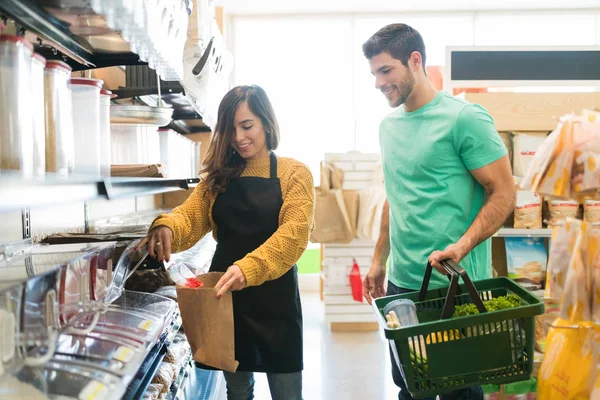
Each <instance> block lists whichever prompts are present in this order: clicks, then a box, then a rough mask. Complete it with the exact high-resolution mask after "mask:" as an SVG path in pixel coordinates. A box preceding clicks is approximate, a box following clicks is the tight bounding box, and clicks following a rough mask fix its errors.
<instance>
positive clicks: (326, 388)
mask: <svg viewBox="0 0 600 400" xmlns="http://www.w3.org/2000/svg"><path fill="white" fill-rule="evenodd" d="M302 306H303V311H304V375H303V381H304V389H303V390H304V393H303V394H304V400H338V399H344V400H354V399H356V400H359V399H360V400H362V399H372V400H388V399H394V398H397V397H396V396H398V392H397V389H396V388H395V386H394V383H393V381H392V376H391V372H390V360H389V356H388V353H387V345H386V344H385V342H384V341H383V340H382V338H381V336H380V334H379V333H378V332H366V333H348V332H343V333H335V332H331V331H330V330H329V327H328V326H327V325H326V324H325V318H324V311H323V303H322V302H321V300H320V299H319V295H318V293H303V294H302ZM254 398H255V399H256V400H270V399H271V396H270V394H269V385H268V382H267V378H266V376H265V375H264V374H256V386H255V392H254ZM219 400H225V396H224V394H223V395H222V396H221V399H219Z"/></svg>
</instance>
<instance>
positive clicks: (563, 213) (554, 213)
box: [548, 200, 579, 225]
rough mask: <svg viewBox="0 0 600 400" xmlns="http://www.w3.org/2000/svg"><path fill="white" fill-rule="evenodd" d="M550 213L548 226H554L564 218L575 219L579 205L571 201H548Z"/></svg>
mask: <svg viewBox="0 0 600 400" xmlns="http://www.w3.org/2000/svg"><path fill="white" fill-rule="evenodd" d="M548 209H549V211H550V225H556V224H558V223H559V222H561V221H564V220H565V219H566V218H576V217H577V213H578V212H579V203H578V202H576V201H573V200H551V201H548Z"/></svg>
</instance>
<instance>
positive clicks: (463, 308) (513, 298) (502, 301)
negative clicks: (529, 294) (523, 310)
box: [452, 293, 521, 318]
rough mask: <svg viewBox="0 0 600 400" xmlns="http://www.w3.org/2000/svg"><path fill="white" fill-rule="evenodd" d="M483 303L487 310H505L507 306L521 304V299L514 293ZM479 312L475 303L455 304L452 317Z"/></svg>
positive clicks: (512, 306)
mask: <svg viewBox="0 0 600 400" xmlns="http://www.w3.org/2000/svg"><path fill="white" fill-rule="evenodd" d="M483 305H484V306H485V308H486V309H487V310H488V311H498V310H506V309H508V308H515V307H519V306H520V305H521V299H520V298H519V296H517V295H516V294H512V293H511V294H508V295H506V296H500V297H496V298H493V299H490V300H486V301H484V302H483ZM475 314H479V310H477V307H476V306H475V304H472V303H468V304H462V305H460V306H456V307H455V308H454V314H452V317H453V318H456V317H465V316H467V315H475Z"/></svg>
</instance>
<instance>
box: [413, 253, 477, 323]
mask: <svg viewBox="0 0 600 400" xmlns="http://www.w3.org/2000/svg"><path fill="white" fill-rule="evenodd" d="M440 265H441V266H442V267H444V270H446V272H447V273H448V279H449V280H450V286H448V293H447V294H446V301H445V302H444V308H443V309H442V316H441V318H440V319H448V318H450V317H451V316H452V314H453V313H454V298H455V297H456V295H457V294H460V287H459V286H458V279H459V277H460V278H462V280H463V282H464V283H465V286H466V287H467V290H468V291H469V294H470V295H471V301H473V304H475V306H476V307H477V310H479V312H480V313H484V312H487V309H486V308H485V306H484V305H483V301H482V300H481V298H480V297H479V295H478V294H477V289H475V286H474V285H473V282H472V281H471V278H469V275H467V271H465V269H464V268H463V267H461V266H460V265H458V264H457V263H455V262H454V261H452V260H444V261H442V262H440ZM432 270H433V266H432V265H431V263H429V262H428V263H427V268H426V269H425V276H424V277H423V284H422V285H421V291H420V293H419V301H424V300H425V296H426V295H427V288H428V287H429V281H430V280H431V272H432Z"/></svg>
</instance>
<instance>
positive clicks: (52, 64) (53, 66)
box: [46, 60, 73, 72]
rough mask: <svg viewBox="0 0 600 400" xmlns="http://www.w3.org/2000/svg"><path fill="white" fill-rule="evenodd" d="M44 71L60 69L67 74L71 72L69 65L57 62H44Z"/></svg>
mask: <svg viewBox="0 0 600 400" xmlns="http://www.w3.org/2000/svg"><path fill="white" fill-rule="evenodd" d="M46 69H60V70H63V71H67V72H71V71H72V70H73V68H71V66H70V65H69V64H67V63H65V62H62V61H59V60H48V61H46Z"/></svg>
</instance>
